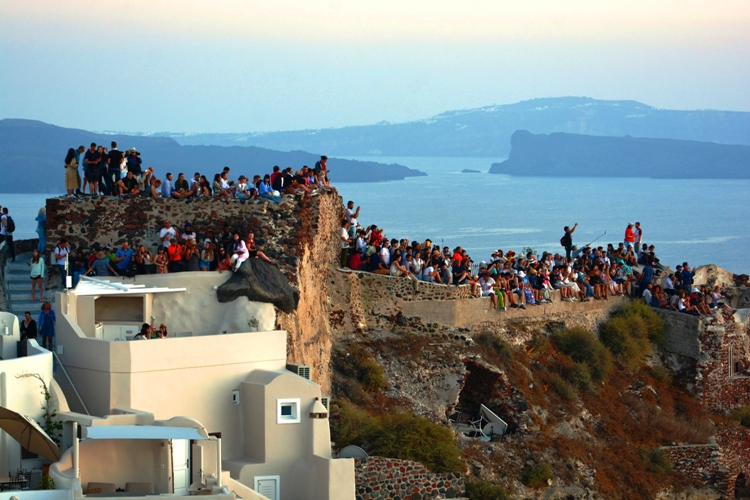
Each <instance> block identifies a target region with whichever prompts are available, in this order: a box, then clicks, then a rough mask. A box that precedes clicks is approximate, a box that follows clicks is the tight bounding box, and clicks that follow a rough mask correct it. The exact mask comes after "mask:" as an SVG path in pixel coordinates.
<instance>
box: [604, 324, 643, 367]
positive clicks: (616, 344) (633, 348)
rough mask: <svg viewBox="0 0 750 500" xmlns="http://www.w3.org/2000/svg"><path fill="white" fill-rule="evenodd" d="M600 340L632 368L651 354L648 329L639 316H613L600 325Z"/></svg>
mask: <svg viewBox="0 0 750 500" xmlns="http://www.w3.org/2000/svg"><path fill="white" fill-rule="evenodd" d="M599 338H600V339H601V341H602V344H604V345H605V346H607V348H608V349H609V350H610V352H612V354H613V355H614V356H615V357H616V358H618V359H620V360H621V361H623V362H624V363H625V364H627V365H628V366H630V367H631V368H636V367H638V366H639V365H640V364H641V363H642V362H643V360H644V359H645V358H646V357H647V356H648V355H649V354H651V342H649V340H648V327H647V326H646V322H645V321H644V320H643V319H642V318H641V317H639V316H632V317H625V316H612V317H611V318H609V319H608V320H607V321H605V322H604V323H602V324H601V325H599Z"/></svg>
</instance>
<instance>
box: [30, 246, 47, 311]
mask: <svg viewBox="0 0 750 500" xmlns="http://www.w3.org/2000/svg"><path fill="white" fill-rule="evenodd" d="M29 267H30V268H31V273H30V276H31V301H32V302H34V300H35V299H34V289H35V288H36V287H39V301H40V302H44V286H43V285H44V259H43V258H42V256H41V255H40V254H39V250H34V254H33V255H32V257H31V261H30V262H29Z"/></svg>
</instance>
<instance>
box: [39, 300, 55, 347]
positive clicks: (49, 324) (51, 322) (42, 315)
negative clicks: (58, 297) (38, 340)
mask: <svg viewBox="0 0 750 500" xmlns="http://www.w3.org/2000/svg"><path fill="white" fill-rule="evenodd" d="M55 321H56V318H55V311H53V310H52V304H50V303H49V302H45V303H44V304H42V310H41V311H39V320H38V321H37V325H38V328H39V335H41V337H42V347H43V348H45V349H49V350H51V349H52V337H54V336H55ZM47 344H49V347H48V346H47Z"/></svg>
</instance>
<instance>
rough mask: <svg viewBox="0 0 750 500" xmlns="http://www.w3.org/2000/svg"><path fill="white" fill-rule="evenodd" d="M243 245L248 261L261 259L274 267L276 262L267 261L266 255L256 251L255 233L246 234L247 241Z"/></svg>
mask: <svg viewBox="0 0 750 500" xmlns="http://www.w3.org/2000/svg"><path fill="white" fill-rule="evenodd" d="M245 245H246V246H247V254H248V258H249V259H261V260H265V261H266V262H268V263H269V264H271V265H273V266H275V265H276V261H273V260H271V259H269V258H268V256H267V255H266V254H264V253H263V252H262V251H261V250H258V246H257V245H256V243H255V233H252V232H251V233H248V235H247V239H246V240H245Z"/></svg>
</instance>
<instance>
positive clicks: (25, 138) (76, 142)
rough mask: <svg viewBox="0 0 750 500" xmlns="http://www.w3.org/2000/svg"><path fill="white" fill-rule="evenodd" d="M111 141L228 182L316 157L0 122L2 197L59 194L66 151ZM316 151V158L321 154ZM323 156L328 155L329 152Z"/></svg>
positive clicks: (342, 168)
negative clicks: (225, 171)
mask: <svg viewBox="0 0 750 500" xmlns="http://www.w3.org/2000/svg"><path fill="white" fill-rule="evenodd" d="M112 141H116V142H117V144H118V147H119V149H120V150H125V149H128V148H131V147H135V148H136V149H138V151H141V154H142V158H143V161H144V167H150V166H153V167H154V168H155V169H156V172H157V176H158V177H160V178H162V177H163V176H164V175H165V174H166V173H167V172H172V173H173V174H174V176H175V179H176V178H177V174H178V173H179V172H183V173H185V175H186V176H188V177H192V176H193V173H194V172H201V173H202V174H205V175H206V177H208V178H209V179H211V180H213V174H214V173H218V172H220V171H221V169H222V168H223V167H224V166H229V167H230V168H232V176H233V178H235V179H236V178H237V176H238V175H239V174H244V175H248V176H250V177H252V176H253V175H254V174H261V175H262V174H266V173H270V172H271V170H272V168H273V166H274V165H279V166H280V167H282V168H286V167H292V168H294V169H295V170H296V169H300V168H302V166H303V165H308V166H310V167H313V166H314V165H315V162H316V161H318V160H319V159H320V154H312V153H307V152H304V151H291V152H283V151H273V150H270V149H264V148H258V147H252V146H247V147H243V146H233V147H222V146H181V145H180V144H179V143H177V141H175V140H174V139H171V138H168V137H150V136H149V137H146V136H131V135H108V134H97V133H94V132H88V131H85V130H78V129H70V128H63V127H57V126H54V125H49V124H47V123H43V122H40V121H34V120H20V119H5V120H0V173H1V174H2V179H3V182H2V183H0V192H4V193H57V194H59V193H63V192H64V191H65V189H64V187H65V182H64V172H65V169H64V168H63V163H64V161H63V160H64V159H65V154H66V153H67V152H68V148H77V147H78V146H81V145H83V146H85V147H87V148H88V146H89V144H91V143H92V142H95V143H97V144H103V145H105V146H107V147H109V145H110V143H111V142H112ZM327 153H328V152H327V151H322V154H327ZM329 156H331V155H330V154H329ZM328 169H329V170H330V171H331V178H332V180H333V181H334V182H335V183H342V182H379V181H394V180H402V179H405V178H406V177H417V176H423V175H427V174H426V173H424V172H421V171H419V170H415V169H411V168H408V167H405V166H403V165H399V164H396V163H392V164H390V165H386V164H383V163H377V162H371V161H356V160H343V159H339V158H333V157H331V158H330V159H329V160H328Z"/></svg>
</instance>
